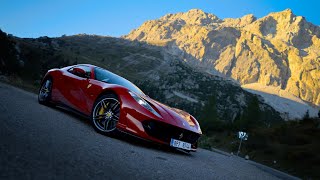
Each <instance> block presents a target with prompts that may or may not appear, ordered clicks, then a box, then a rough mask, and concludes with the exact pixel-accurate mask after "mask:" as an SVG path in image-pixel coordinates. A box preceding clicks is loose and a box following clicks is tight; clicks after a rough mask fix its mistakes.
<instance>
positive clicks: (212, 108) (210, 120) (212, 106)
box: [200, 95, 224, 133]
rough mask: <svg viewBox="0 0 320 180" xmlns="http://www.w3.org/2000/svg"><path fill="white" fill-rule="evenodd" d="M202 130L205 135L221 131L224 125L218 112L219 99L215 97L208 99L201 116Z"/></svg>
mask: <svg viewBox="0 0 320 180" xmlns="http://www.w3.org/2000/svg"><path fill="white" fill-rule="evenodd" d="M200 124H201V128H202V129H203V131H204V132H205V133H209V132H212V131H216V130H221V128H222V127H223V125H224V123H223V122H222V121H220V120H219V117H218V112H217V99H216V96H215V95H212V96H210V97H209V98H208V101H207V103H206V105H205V107H204V108H203V110H202V115H201V116H200Z"/></svg>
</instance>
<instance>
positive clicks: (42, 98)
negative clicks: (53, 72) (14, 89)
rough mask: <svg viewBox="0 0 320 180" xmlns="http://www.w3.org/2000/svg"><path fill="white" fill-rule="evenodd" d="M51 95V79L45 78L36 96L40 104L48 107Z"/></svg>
mask: <svg viewBox="0 0 320 180" xmlns="http://www.w3.org/2000/svg"><path fill="white" fill-rule="evenodd" d="M51 93H52V79H51V78H47V79H45V80H44V81H43V83H42V85H41V88H40V90H39V94H38V101H39V103H40V104H44V105H49V103H50V100H51Z"/></svg>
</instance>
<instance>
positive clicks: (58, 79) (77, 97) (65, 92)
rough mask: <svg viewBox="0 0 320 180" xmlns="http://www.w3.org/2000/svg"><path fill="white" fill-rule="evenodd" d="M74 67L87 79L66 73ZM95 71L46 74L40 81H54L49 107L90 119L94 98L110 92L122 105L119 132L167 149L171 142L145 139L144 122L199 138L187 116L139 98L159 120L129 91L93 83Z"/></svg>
mask: <svg viewBox="0 0 320 180" xmlns="http://www.w3.org/2000/svg"><path fill="white" fill-rule="evenodd" d="M76 66H87V67H88V68H90V69H91V75H90V77H88V78H84V77H79V76H77V75H75V74H72V73H71V72H69V71H68V70H69V69H71V68H73V67H76ZM95 67H96V66H93V65H89V64H82V65H75V66H68V67H64V68H61V69H52V70H49V71H48V72H47V74H46V75H45V77H44V78H43V79H46V78H47V77H49V76H50V77H51V78H52V79H53V85H52V94H51V101H52V103H54V104H58V105H64V106H67V107H69V108H71V109H73V110H76V111H78V112H80V113H82V114H84V115H86V116H88V117H90V116H91V112H92V110H93V105H94V103H95V101H96V100H97V98H98V97H99V96H100V95H102V94H104V93H106V92H112V93H114V94H116V95H117V96H118V98H119V101H120V103H121V107H120V119H119V122H118V124H117V129H118V130H121V131H124V132H127V133H130V134H132V135H135V136H138V137H140V138H143V139H146V140H150V141H154V142H157V143H161V144H166V145H169V143H170V142H168V141H164V140H161V139H159V138H156V137H153V136H150V135H148V133H147V132H146V131H145V129H144V127H143V124H142V122H143V121H145V120H155V121H159V122H163V123H165V124H169V125H172V126H174V127H177V128H179V129H183V130H186V131H188V132H193V133H196V134H198V135H199V137H200V135H201V134H202V132H201V129H200V126H199V124H198V122H197V120H196V119H195V118H194V117H193V116H191V115H189V114H188V113H186V112H184V111H181V110H178V109H175V108H170V107H168V106H166V105H164V104H161V103H159V102H157V101H155V100H153V99H151V98H150V97H148V96H145V95H140V97H141V98H143V99H144V100H146V101H147V102H148V103H149V104H150V105H151V106H152V107H153V108H154V109H155V110H156V111H157V112H158V114H160V116H161V117H158V116H156V115H155V114H153V113H152V112H150V111H149V110H147V109H146V108H144V107H143V106H141V105H140V104H138V103H137V101H136V100H135V99H134V98H133V97H132V96H131V95H130V94H129V90H128V89H127V88H126V87H123V86H120V85H116V84H108V83H106V82H101V81H98V80H95V77H94V74H95V73H94V70H95V69H94V68H95ZM163 133H166V132H163ZM196 148H197V145H196V144H193V146H192V150H193V151H194V150H196Z"/></svg>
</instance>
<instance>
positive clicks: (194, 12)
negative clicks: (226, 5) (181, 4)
mask: <svg viewBox="0 0 320 180" xmlns="http://www.w3.org/2000/svg"><path fill="white" fill-rule="evenodd" d="M186 13H187V14H207V13H205V12H204V11H202V10H201V9H190V10H189V11H187V12H186Z"/></svg>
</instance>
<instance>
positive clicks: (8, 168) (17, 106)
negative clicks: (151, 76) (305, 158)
mask: <svg viewBox="0 0 320 180" xmlns="http://www.w3.org/2000/svg"><path fill="white" fill-rule="evenodd" d="M0 138H1V139H0V142H1V144H0V179H19V180H20V179H75V178H77V179H228V180H229V179H279V178H286V177H287V178H290V177H292V176H289V175H288V176H280V175H279V173H277V172H276V171H268V170H265V169H263V168H261V167H259V166H257V165H255V164H252V163H249V162H248V161H245V160H243V159H241V158H238V157H235V156H230V155H227V154H223V153H216V152H211V151H207V150H203V149H199V150H198V151H197V152H196V153H191V154H185V153H179V152H176V151H170V150H168V149H166V148H160V147H158V146H154V145H151V144H149V143H145V142H142V141H139V140H136V139H135V138H132V137H128V136H121V137H118V138H111V137H107V136H104V135H101V134H98V133H96V132H95V131H94V129H93V128H92V127H91V125H90V123H89V120H86V119H84V118H81V117H79V116H76V115H73V114H72V113H69V112H67V111H64V110H61V109H59V108H52V107H46V106H42V105H39V104H38V102H37V96H36V95H35V94H32V93H29V92H26V91H24V90H21V89H18V88H15V87H12V86H9V85H6V84H3V83H0ZM292 178H294V177H292Z"/></svg>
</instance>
